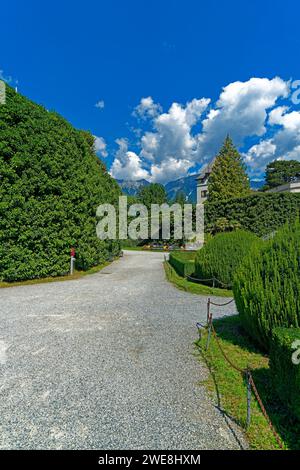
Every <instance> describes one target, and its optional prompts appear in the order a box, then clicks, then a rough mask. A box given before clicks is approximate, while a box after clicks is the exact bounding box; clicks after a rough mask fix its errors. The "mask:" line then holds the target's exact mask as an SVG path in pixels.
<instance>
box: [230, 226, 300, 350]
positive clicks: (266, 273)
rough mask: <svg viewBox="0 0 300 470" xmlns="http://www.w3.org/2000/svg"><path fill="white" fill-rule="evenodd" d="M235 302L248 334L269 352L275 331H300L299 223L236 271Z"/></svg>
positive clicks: (253, 253)
mask: <svg viewBox="0 0 300 470" xmlns="http://www.w3.org/2000/svg"><path fill="white" fill-rule="evenodd" d="M233 292H234V298H235V302H236V305H237V309H238V311H239V314H240V317H241V321H242V323H243V325H244V328H245V330H246V331H247V332H248V333H249V334H250V335H251V336H252V337H253V338H254V339H255V340H256V341H257V342H258V343H259V344H260V345H261V346H262V347H263V348H264V349H266V350H268V349H269V346H270V341H271V338H272V330H273V328H276V327H287V328H289V327H294V328H299V327H300V223H299V222H298V221H296V222H294V223H293V224H289V225H288V224H287V225H285V226H284V227H283V228H281V229H280V230H279V231H278V232H277V233H276V235H275V236H274V238H273V239H271V240H268V241H266V242H264V244H263V245H262V246H260V247H258V246H253V247H252V249H251V251H250V253H249V255H248V256H246V257H245V258H244V260H243V262H242V263H241V265H240V267H239V268H238V270H237V271H236V274H235V278H234V285H233Z"/></svg>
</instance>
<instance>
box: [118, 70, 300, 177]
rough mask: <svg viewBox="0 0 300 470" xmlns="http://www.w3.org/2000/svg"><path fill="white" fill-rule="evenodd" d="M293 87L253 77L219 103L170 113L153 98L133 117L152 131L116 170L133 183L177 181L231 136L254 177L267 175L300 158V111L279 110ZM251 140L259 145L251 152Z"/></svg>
mask: <svg viewBox="0 0 300 470" xmlns="http://www.w3.org/2000/svg"><path fill="white" fill-rule="evenodd" d="M290 86H291V85H290V82H289V81H284V80H283V79H281V78H280V77H275V78H273V79H268V78H255V77H254V78H250V79H249V80H247V81H244V82H241V81H236V82H234V83H230V84H229V85H227V86H225V87H224V88H223V90H222V91H221V94H220V96H219V99H218V100H217V101H216V103H215V104H212V103H211V101H210V99H208V98H201V99H196V98H195V99H193V100H191V101H189V102H187V103H186V104H185V105H183V104H180V103H176V102H175V103H173V104H172V105H171V106H170V108H169V110H168V111H167V112H163V111H162V109H161V106H160V105H159V104H157V103H155V102H154V100H153V99H152V97H148V98H142V100H141V101H140V103H139V105H138V106H137V107H136V108H135V111H134V115H135V116H136V117H138V118H141V119H142V120H148V122H149V124H150V126H151V129H150V130H144V131H143V133H142V134H141V135H140V136H137V138H138V142H137V148H140V150H139V152H137V153H136V152H130V151H129V149H128V145H127V143H126V145H127V147H126V150H125V151H123V154H122V155H123V156H122V157H121V156H120V154H118V152H120V149H119V151H118V152H117V155H116V160H115V162H114V163H113V170H114V172H116V171H117V172H118V174H120V173H122V174H123V173H124V174H125V173H126V175H128V178H129V179H137V177H138V176H139V177H143V178H147V179H149V180H151V181H159V182H166V181H170V180H172V179H177V178H180V177H182V176H185V175H186V174H188V173H190V172H191V171H193V172H194V171H195V168H196V169H197V168H199V167H200V166H201V165H202V164H204V163H205V162H207V161H209V160H211V159H212V158H213V157H214V156H215V155H216V154H217V153H218V151H219V149H220V147H221V145H222V143H223V141H224V139H225V137H226V135H227V134H230V135H231V137H232V138H233V140H234V143H235V145H236V146H237V147H238V148H239V149H240V150H241V151H243V152H244V153H243V155H244V158H245V161H246V163H247V165H248V167H249V170H250V173H252V174H255V173H259V172H260V173H262V171H263V170H264V167H265V165H266V164H267V163H268V162H269V161H270V160H272V159H275V158H299V149H300V138H299V136H300V112H297V111H292V110H290V109H289V108H287V107H286V106H280V100H284V99H286V98H288V96H289V94H290V91H291V90H290ZM249 138H251V141H254V142H255V143H254V145H252V146H251V147H250V148H249V149H248V151H247V150H245V147H244V146H245V143H246V142H248V141H249ZM130 168H133V172H132V174H130V171H129V170H130ZM141 174H143V176H140V175H141ZM137 175H138V176H137ZM146 175H147V176H146Z"/></svg>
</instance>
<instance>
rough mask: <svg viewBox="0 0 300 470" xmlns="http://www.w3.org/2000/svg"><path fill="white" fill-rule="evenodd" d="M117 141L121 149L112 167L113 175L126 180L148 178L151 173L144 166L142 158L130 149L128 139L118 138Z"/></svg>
mask: <svg viewBox="0 0 300 470" xmlns="http://www.w3.org/2000/svg"><path fill="white" fill-rule="evenodd" d="M116 142H117V144H118V145H119V149H118V151H117V153H116V157H115V159H114V161H113V164H112V166H111V169H110V173H111V175H112V176H113V177H114V178H116V179H124V180H140V179H148V178H149V173H148V171H147V170H145V169H143V168H142V161H141V158H140V157H139V156H138V155H137V154H136V153H135V152H131V151H128V143H127V141H126V139H117V141H116Z"/></svg>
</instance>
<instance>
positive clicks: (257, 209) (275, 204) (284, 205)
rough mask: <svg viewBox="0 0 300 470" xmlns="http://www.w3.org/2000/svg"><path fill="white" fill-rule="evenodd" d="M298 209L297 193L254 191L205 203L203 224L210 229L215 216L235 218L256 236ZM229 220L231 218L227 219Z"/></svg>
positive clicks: (291, 216) (287, 219) (292, 216)
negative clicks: (238, 196)
mask: <svg viewBox="0 0 300 470" xmlns="http://www.w3.org/2000/svg"><path fill="white" fill-rule="evenodd" d="M299 210H300V194H290V193H277V194H267V193H266V194H265V193H258V194H253V195H251V196H248V197H244V198H236V199H230V200H228V201H222V202H214V203H211V202H209V203H208V204H206V205H205V224H206V225H205V226H206V227H207V228H208V230H211V228H212V229H214V226H215V224H216V223H217V221H218V219H221V218H223V217H224V218H226V219H227V220H228V221H236V222H237V223H239V224H240V227H241V228H242V229H243V230H247V231H250V232H254V233H255V234H256V235H258V236H259V237H262V236H266V235H269V234H270V233H272V232H274V231H275V230H277V229H278V228H280V227H281V226H282V225H284V224H285V223H286V222H290V223H291V222H293V221H294V220H295V218H296V217H297V214H298V213H299ZM231 223H232V222H231Z"/></svg>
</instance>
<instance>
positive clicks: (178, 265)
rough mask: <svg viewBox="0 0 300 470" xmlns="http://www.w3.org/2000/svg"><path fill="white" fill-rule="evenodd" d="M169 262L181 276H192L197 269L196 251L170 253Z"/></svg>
mask: <svg viewBox="0 0 300 470" xmlns="http://www.w3.org/2000/svg"><path fill="white" fill-rule="evenodd" d="M169 263H170V264H171V266H172V267H173V268H174V269H175V271H176V272H177V274H178V275H179V276H182V277H187V276H191V275H192V274H193V273H194V271H195V253H191V252H185V253H170V257H169Z"/></svg>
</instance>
